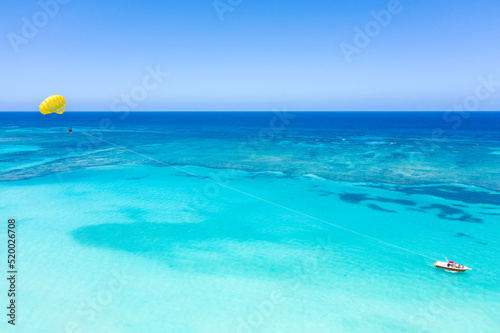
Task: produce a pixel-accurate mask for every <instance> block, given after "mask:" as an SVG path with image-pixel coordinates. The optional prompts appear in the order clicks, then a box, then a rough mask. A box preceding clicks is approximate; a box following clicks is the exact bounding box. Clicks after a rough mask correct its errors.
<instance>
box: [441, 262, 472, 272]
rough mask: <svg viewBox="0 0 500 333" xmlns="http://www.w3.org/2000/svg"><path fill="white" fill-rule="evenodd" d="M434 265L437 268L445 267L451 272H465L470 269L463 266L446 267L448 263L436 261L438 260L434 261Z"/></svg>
mask: <svg viewBox="0 0 500 333" xmlns="http://www.w3.org/2000/svg"><path fill="white" fill-rule="evenodd" d="M434 266H436V267H437V268H441V269H445V270H447V271H453V272H466V271H468V270H470V268H469V267H465V266H464V267H462V268H456V267H448V263H446V262H442V261H438V262H436V263H434Z"/></svg>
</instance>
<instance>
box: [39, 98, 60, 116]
mask: <svg viewBox="0 0 500 333" xmlns="http://www.w3.org/2000/svg"><path fill="white" fill-rule="evenodd" d="M64 111H66V100H65V99H64V97H62V96H61V95H53V96H50V97H48V98H47V99H46V100H45V101H43V102H42V104H40V112H41V113H43V114H49V113H54V112H55V113H59V114H63V113H64Z"/></svg>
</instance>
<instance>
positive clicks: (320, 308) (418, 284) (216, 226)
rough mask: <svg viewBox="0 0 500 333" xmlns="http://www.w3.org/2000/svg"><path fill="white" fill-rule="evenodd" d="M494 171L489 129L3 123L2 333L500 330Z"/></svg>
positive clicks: (142, 116)
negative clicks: (11, 308)
mask: <svg viewBox="0 0 500 333" xmlns="http://www.w3.org/2000/svg"><path fill="white" fill-rule="evenodd" d="M69 128H72V129H73V132H74V133H73V134H70V133H68V129H69ZM499 166H500V113H482V112H473V113H438V112H436V113H434V112H431V113H414V112H408V113H383V112H378V113H373V112H366V113H363V112H355V113H343V112H338V113H301V112H283V111H279V112H274V113H272V112H269V113H245V112H239V113H200V112H191V113H175V112H173V113H71V112H66V113H65V114H64V115H50V116H43V115H41V114H39V113H24V112H20V113H0V181H1V183H0V212H1V218H2V219H3V220H4V223H3V225H4V228H3V229H0V244H2V245H1V247H0V248H1V249H2V250H1V251H0V253H1V254H0V258H2V259H1V260H2V262H3V264H2V265H1V267H2V268H1V270H2V271H5V272H6V271H7V268H6V262H5V257H6V252H7V245H6V244H7V241H6V239H7V226H6V224H7V219H8V218H16V220H17V221H18V222H17V224H18V226H17V239H18V243H17V251H18V272H19V273H18V287H17V288H18V298H17V315H18V318H17V325H16V327H11V326H10V325H7V319H6V316H5V314H2V316H1V317H2V318H3V319H2V322H0V331H1V332H27V333H33V332H37V333H39V332H40V333H43V332H50V333H54V332H56V333H59V332H61V333H63V332H64V333H65V332H78V333H86V332H89V333H90V332H126V333H129V332H134V333H135V332H238V333H240V332H245V333H248V332H301V333H302V332H315V333H316V332H498V331H500V272H499V267H500V257H499V255H500V251H499V250H500V237H499V236H500V172H499ZM445 257H447V258H448V259H450V260H455V261H457V262H459V263H462V264H464V265H466V266H469V267H472V268H473V270H472V271H469V272H467V273H465V274H452V273H448V272H445V271H442V270H439V269H437V268H435V267H433V264H434V262H435V261H436V260H444V259H445ZM5 272H4V273H5ZM7 290H8V284H7V281H6V279H4V278H3V279H1V282H0V295H2V296H0V305H1V306H0V307H1V308H2V309H4V310H3V312H5V313H6V312H7V311H6V309H5V308H6V306H7V304H8V303H7V302H8V299H7V297H6V292H7Z"/></svg>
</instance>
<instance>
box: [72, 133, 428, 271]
mask: <svg viewBox="0 0 500 333" xmlns="http://www.w3.org/2000/svg"><path fill="white" fill-rule="evenodd" d="M73 131H74V132H79V133H82V134H84V135H86V136H88V137H92V138H94V139H97V140H100V141H102V142H105V143H108V144H110V145H112V146H115V147H118V148H120V149H123V150H126V151H129V152H131V153H133V154H136V155H138V156H141V157H144V158H146V159H148V160H151V161H153V162H156V163H160V164H162V165H165V166H167V167H170V168H173V169H176V170H178V171H181V172H183V173H186V174H188V175H191V176H194V177H196V178H199V179H202V180H205V181H207V182H211V183H214V184H217V185H219V186H221V187H224V188H227V189H229V190H232V191H234V192H238V193H240V194H243V195H246V196H249V197H251V198H254V199H257V200H260V201H262V202H265V203H268V204H270V205H273V206H276V207H279V208H282V209H285V210H288V211H290V212H293V213H296V214H299V215H302V216H305V217H307V218H310V219H312V220H316V221H319V222H322V223H325V224H327V225H330V226H332V227H336V228H338V229H341V230H344V231H347V232H350V233H353V234H355V235H358V236H361V237H364V238H367V239H370V240H373V241H376V242H379V243H381V244H384V245H386V246H389V247H392V248H396V249H399V250H403V251H406V252H408V253H412V254H414V255H417V256H420V257H423V258H427V259H431V260H434V261H437V259H434V258H432V257H430V256H428V255H425V254H422V253H419V252H415V251H412V250H410V249H407V248H404V247H401V246H398V245H395V244H391V243H388V242H386V241H383V240H381V239H378V238H375V237H372V236H369V235H366V234H363V233H360V232H358V231H355V230H352V229H349V228H346V227H343V226H340V225H337V224H334V223H332V222H329V221H326V220H323V219H320V218H317V217H315V216H312V215H309V214H306V213H303V212H300V211H298V210H295V209H293V208H290V207H286V206H283V205H280V204H278V203H275V202H272V201H269V200H266V199H263V198H261V197H258V196H256V195H253V194H250V193H247V192H244V191H241V190H238V189H236V188H234V187H231V186H228V185H225V184H221V183H219V182H216V181H214V180H212V179H208V178H205V177H202V176H200V175H197V174H195V173H192V172H189V171H187V170H184V169H182V168H179V167H177V166H174V165H171V164H168V163H165V162H163V161H160V160H158V159H156V158H153V157H150V156H147V155H144V154H141V153H139V152H136V151H134V150H132V149H129V148H127V147H123V146H120V145H118V144H116V143H113V142H110V141H108V140H105V139H103V138H100V137H97V136H94V135H92V134H89V133H86V132H84V131H81V130H78V129H73Z"/></svg>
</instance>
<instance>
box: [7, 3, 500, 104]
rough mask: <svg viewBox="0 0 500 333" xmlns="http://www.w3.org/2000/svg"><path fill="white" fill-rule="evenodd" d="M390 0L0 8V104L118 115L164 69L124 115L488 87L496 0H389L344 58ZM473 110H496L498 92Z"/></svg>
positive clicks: (494, 65)
mask: <svg viewBox="0 0 500 333" xmlns="http://www.w3.org/2000/svg"><path fill="white" fill-rule="evenodd" d="M53 1H56V0H53ZM60 1H61V2H66V1H67V0H65V1H63V0H60ZM44 2H51V1H50V0H42V3H44ZM220 2H221V3H229V2H230V0H221V1H220ZM237 2H238V1H236V0H233V3H237ZM389 2H390V1H388V0H384V1H379V0H364V1H362V0H358V1H353V0H293V1H292V0H269V1H265V0H243V1H241V3H240V4H239V5H236V6H232V7H233V8H232V11H226V12H225V13H224V15H223V16H224V20H221V19H220V15H219V13H218V12H217V11H216V9H215V8H214V4H213V0H182V1H181V0H175V1H174V0H144V1H131V0H120V1H117V0H107V1H102V0H85V1H83V0H69V1H68V2H67V3H66V4H60V5H59V10H58V13H57V14H55V15H54V17H49V16H46V17H49V18H48V20H47V21H48V22H46V24H45V25H43V23H44V22H43V20H44V15H43V14H40V11H41V10H42V7H41V6H40V4H39V2H38V1H35V0H23V1H2V2H0V15H1V20H0V32H1V33H0V59H1V62H0V80H1V81H0V110H36V109H37V107H38V105H39V103H40V102H41V100H43V99H44V98H45V97H47V96H49V95H52V94H61V95H63V96H64V97H66V100H67V101H68V108H69V109H71V110H105V111H109V110H111V109H113V108H119V107H123V105H125V104H123V103H122V102H123V101H122V100H121V98H122V94H130V93H131V92H132V91H133V89H135V91H134V92H135V94H136V95H135V96H136V97H142V96H141V95H140V93H141V88H140V87H141V86H142V85H143V80H144V78H145V77H146V78H147V75H148V71H147V69H146V68H147V67H148V66H149V67H150V68H152V69H155V68H156V67H157V66H159V68H160V69H161V70H162V71H165V72H168V73H169V74H170V75H169V76H168V77H166V78H165V79H164V80H163V82H162V83H161V84H160V85H159V86H158V87H153V86H155V84H154V83H155V82H154V81H153V80H147V84H148V87H149V88H150V89H151V91H148V93H147V97H146V98H144V99H142V98H139V99H138V100H132V102H133V103H132V104H129V106H128V108H130V109H132V110H137V111H139V110H252V109H255V110H272V109H274V108H276V109H281V108H284V107H286V108H287V109H289V110H339V109H344V110H359V109H368V110H370V109H387V110H391V109H402V110H414V109H436V110H444V109H447V108H451V107H452V105H453V103H456V102H462V101H464V99H466V98H467V97H468V96H470V95H471V94H472V95H473V94H474V93H475V89H476V87H477V86H478V85H479V84H480V82H479V81H478V77H479V76H480V75H483V76H485V77H488V75H493V79H494V80H496V81H498V82H500V42H499V36H500V24H499V21H498V15H499V14H500V1H498V0H482V1H474V2H472V1H450V0H446V1H444V0H434V1H430V0H426V1H424V0H413V1H410V0H401V1H400V7H401V8H400V12H399V13H398V14H393V15H392V18H391V22H390V23H389V24H388V25H387V26H385V27H382V28H381V29H380V32H377V33H376V34H375V33H374V35H375V36H374V37H373V38H371V42H370V44H369V45H368V46H367V47H365V48H359V49H358V50H360V52H359V53H357V54H353V55H352V59H351V60H352V61H351V63H348V62H347V61H346V58H345V57H344V54H343V52H342V51H341V47H340V45H341V43H343V42H344V43H348V44H351V45H353V46H355V44H354V37H355V31H354V28H355V27H360V28H361V29H364V28H365V26H366V24H367V23H369V22H370V21H372V20H373V17H372V16H371V14H370V12H371V11H377V12H378V11H380V10H383V9H387V8H388V3H389ZM34 15H35V17H36V19H38V20H39V21H38V24H39V25H43V26H42V27H40V28H38V32H36V33H33V32H32V31H28V33H29V32H31V35H29V34H28V36H26V34H24V36H23V31H22V29H23V25H25V22H23V17H25V18H26V19H28V21H30V22H33V20H34V18H33V16H34ZM46 17H45V18H46ZM25 32H26V31H25ZM13 34H15V35H16V36H19V37H22V38H25V39H24V42H26V43H22V44H20V42H19V39H16V38H17V37H15V38H14V37H13V36H14V35H13ZM27 37H28V38H27ZM13 40H15V41H16V42H13ZM16 43H17V44H16ZM13 45H14V46H13ZM16 48H17V49H18V52H17V53H16V52H15V49H16ZM137 87H139V88H137ZM143 91H144V90H143ZM135 102H137V103H135ZM477 109H500V87H496V90H495V91H494V92H493V93H491V96H489V97H488V98H486V99H483V100H481V101H480V103H479V105H478V106H477Z"/></svg>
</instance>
